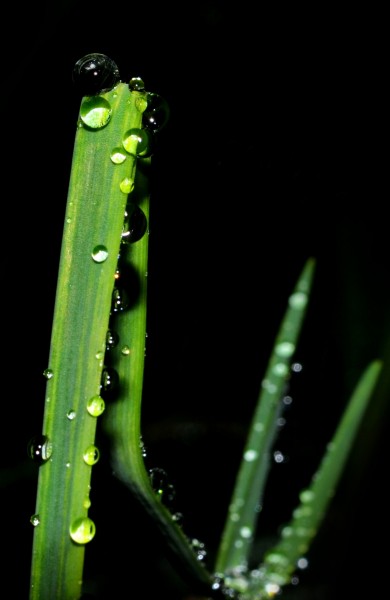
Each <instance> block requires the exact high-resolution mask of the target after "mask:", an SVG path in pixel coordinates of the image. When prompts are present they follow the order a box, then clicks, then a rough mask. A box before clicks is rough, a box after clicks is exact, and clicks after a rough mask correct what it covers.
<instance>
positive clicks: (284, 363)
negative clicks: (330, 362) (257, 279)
mask: <svg viewBox="0 0 390 600" xmlns="http://www.w3.org/2000/svg"><path fill="white" fill-rule="evenodd" d="M314 267H315V261H314V259H309V260H308V261H307V262H306V264H305V266H304V269H303V271H302V273H301V275H300V277H299V279H298V281H297V284H296V286H295V288H294V291H293V293H292V294H291V296H290V297H289V299H288V307H287V310H286V313H285V315H284V318H283V320H282V323H281V325H280V328H279V332H278V334H277V336H276V340H275V344H274V347H273V351H272V354H271V357H270V360H269V363H268V366H267V369H266V373H265V377H264V379H263V381H262V384H261V391H260V393H259V397H258V402H257V406H256V409H255V413H254V417H253V419H252V424H251V427H250V430H249V434H248V438H247V441H246V444H245V448H244V451H243V457H242V461H241V464H240V468H239V471H238V474H237V479H236V483H235V487H234V490H233V494H232V498H231V501H230V505H229V509H228V515H227V518H226V522H225V527H224V531H223V534H222V539H221V543H220V547H219V550H218V555H217V560H216V565H215V572H216V573H221V574H226V573H233V572H235V573H237V572H240V571H242V570H245V569H246V566H247V562H248V556H249V553H250V550H251V546H252V541H253V535H254V531H255V527H256V523H257V519H258V514H259V507H260V504H261V501H262V495H263V491H264V486H265V482H266V478H267V474H268V471H269V464H270V457H269V454H270V449H271V446H272V444H273V442H274V439H275V436H276V433H277V418H278V416H279V414H280V410H281V407H282V397H283V394H284V391H285V386H286V381H287V380H288V378H289V374H290V366H291V361H292V357H293V354H294V352H295V348H296V345H297V343H298V338H299V334H300V332H301V328H302V324H303V319H304V316H305V313H306V307H307V303H308V300H309V293H310V290H311V286H312V279H313V274H314Z"/></svg>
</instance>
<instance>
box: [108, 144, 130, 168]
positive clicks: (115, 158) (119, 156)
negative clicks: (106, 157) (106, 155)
mask: <svg viewBox="0 0 390 600" xmlns="http://www.w3.org/2000/svg"><path fill="white" fill-rule="evenodd" d="M110 158H111V160H112V162H113V163H114V165H121V164H122V163H123V162H125V160H126V158H127V157H126V154H125V153H124V152H123V149H122V148H119V146H117V147H115V148H113V149H112V150H111V153H110Z"/></svg>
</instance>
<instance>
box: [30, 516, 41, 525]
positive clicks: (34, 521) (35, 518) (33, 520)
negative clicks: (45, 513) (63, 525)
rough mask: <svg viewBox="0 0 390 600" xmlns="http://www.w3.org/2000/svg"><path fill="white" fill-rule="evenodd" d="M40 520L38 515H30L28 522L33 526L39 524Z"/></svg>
mask: <svg viewBox="0 0 390 600" xmlns="http://www.w3.org/2000/svg"><path fill="white" fill-rule="evenodd" d="M40 522H41V520H40V518H39V515H32V516H31V517H30V523H31V524H32V525H34V527H36V526H37V525H39V523H40Z"/></svg>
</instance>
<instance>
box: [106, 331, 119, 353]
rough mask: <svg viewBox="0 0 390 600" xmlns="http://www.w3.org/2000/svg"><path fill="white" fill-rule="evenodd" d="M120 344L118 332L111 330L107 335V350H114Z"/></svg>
mask: <svg viewBox="0 0 390 600" xmlns="http://www.w3.org/2000/svg"><path fill="white" fill-rule="evenodd" d="M118 343H119V335H118V334H117V332H116V331H112V329H109V330H108V331H107V334H106V350H108V351H109V350H112V349H113V348H115V347H116V346H117V345H118Z"/></svg>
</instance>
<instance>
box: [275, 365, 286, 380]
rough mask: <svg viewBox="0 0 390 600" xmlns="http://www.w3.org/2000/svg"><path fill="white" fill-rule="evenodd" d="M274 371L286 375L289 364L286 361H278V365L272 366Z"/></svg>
mask: <svg viewBox="0 0 390 600" xmlns="http://www.w3.org/2000/svg"><path fill="white" fill-rule="evenodd" d="M272 372H273V373H275V375H280V376H281V377H284V376H285V375H287V373H288V366H287V365H285V364H284V363H277V364H276V365H274V367H272Z"/></svg>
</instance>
